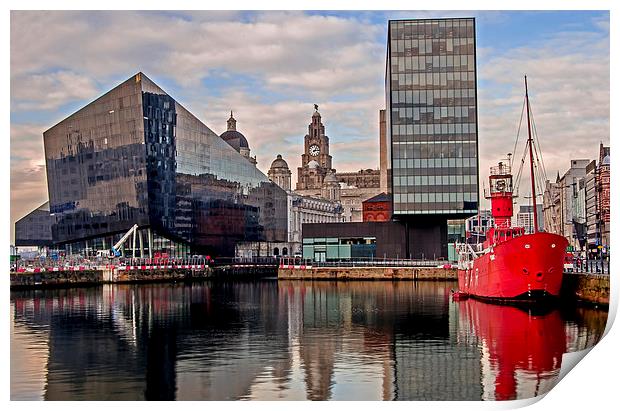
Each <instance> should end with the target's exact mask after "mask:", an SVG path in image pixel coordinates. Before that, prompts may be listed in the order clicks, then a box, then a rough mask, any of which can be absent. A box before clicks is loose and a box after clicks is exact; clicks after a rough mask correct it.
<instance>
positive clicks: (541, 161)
mask: <svg viewBox="0 0 620 411" xmlns="http://www.w3.org/2000/svg"><path fill="white" fill-rule="evenodd" d="M532 111H533V110H532V103H531V102H530V116H531V117H532V127H533V128H534V137H535V138H534V142H535V143H536V145H535V147H536V146H538V152H539V153H540V154H539V155H540V164H541V165H542V172H543V176H544V179H545V181H546V180H547V168H546V167H545V160H544V159H543V155H542V150H541V148H540V139H539V138H538V130H537V129H536V122H535V121H534V113H533V112H532Z"/></svg>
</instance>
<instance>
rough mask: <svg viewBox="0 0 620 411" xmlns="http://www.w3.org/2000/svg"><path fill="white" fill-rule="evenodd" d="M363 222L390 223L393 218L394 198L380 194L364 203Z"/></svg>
mask: <svg viewBox="0 0 620 411" xmlns="http://www.w3.org/2000/svg"><path fill="white" fill-rule="evenodd" d="M362 212H363V221H389V220H390V219H391V218H392V196H390V195H389V194H386V193H381V194H378V195H376V196H374V197H371V198H369V199H368V200H365V201H362Z"/></svg>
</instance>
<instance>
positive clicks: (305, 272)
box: [278, 267, 457, 280]
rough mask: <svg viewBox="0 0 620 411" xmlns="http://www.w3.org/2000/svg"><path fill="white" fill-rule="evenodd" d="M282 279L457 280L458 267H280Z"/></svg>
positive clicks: (279, 273)
mask: <svg viewBox="0 0 620 411" xmlns="http://www.w3.org/2000/svg"><path fill="white" fill-rule="evenodd" d="M278 279H282V280H456V279H457V273H456V269H453V268H450V269H445V268H426V267H424V268H411V267H347V268H345V267H321V268H311V269H300V268H280V269H278Z"/></svg>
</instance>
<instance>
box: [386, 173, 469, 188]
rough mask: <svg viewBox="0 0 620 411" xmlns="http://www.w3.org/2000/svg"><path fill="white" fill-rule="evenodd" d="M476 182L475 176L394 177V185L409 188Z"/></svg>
mask: <svg viewBox="0 0 620 411" xmlns="http://www.w3.org/2000/svg"><path fill="white" fill-rule="evenodd" d="M477 181H478V177H477V176H476V175H471V174H466V175H447V176H446V175H442V176H437V175H426V176H405V177H394V185H400V186H411V185H416V186H419V185H423V186H426V185H428V186H434V185H441V184H459V185H460V184H475V183H476V182H477Z"/></svg>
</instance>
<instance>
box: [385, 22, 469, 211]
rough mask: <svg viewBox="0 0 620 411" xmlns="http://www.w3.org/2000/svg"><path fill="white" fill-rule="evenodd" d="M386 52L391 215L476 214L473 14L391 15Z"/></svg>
mask: <svg viewBox="0 0 620 411" xmlns="http://www.w3.org/2000/svg"><path fill="white" fill-rule="evenodd" d="M387 56H388V61H387V73H386V106H387V115H388V119H387V129H388V135H389V140H390V144H391V154H392V180H393V181H392V182H393V184H392V188H393V193H394V209H393V211H394V216H396V217H399V216H421V215H434V216H462V217H467V216H469V215H474V214H476V213H477V211H478V131H477V122H478V121H477V97H476V45H475V22H474V19H473V18H462V19H430V20H395V21H394V20H392V21H390V22H389V28H388V53H387Z"/></svg>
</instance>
